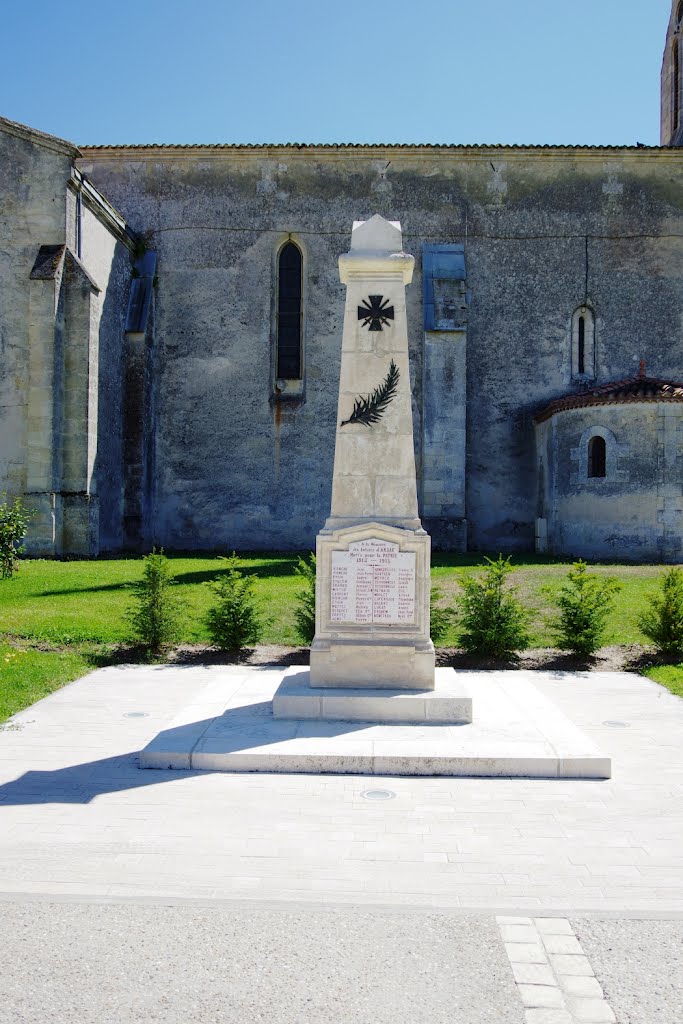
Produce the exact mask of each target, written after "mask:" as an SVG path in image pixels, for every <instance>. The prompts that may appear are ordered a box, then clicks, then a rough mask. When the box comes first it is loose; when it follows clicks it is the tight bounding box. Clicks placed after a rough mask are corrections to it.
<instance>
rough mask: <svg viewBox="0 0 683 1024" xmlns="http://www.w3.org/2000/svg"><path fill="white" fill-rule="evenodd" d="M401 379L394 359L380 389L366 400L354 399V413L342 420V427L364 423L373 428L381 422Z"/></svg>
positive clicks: (360, 396)
mask: <svg viewBox="0 0 683 1024" xmlns="http://www.w3.org/2000/svg"><path fill="white" fill-rule="evenodd" d="M400 378H401V374H400V373H399V370H398V366H397V365H396V363H395V362H394V360H393V359H392V360H391V364H390V366H389V372H388V374H387V375H386V377H385V378H384V381H383V382H382V383H381V384H380V385H379V387H377V388H375V390H374V391H373V392H372V394H371V395H366V396H365V398H364V397H363V396H362V395H359V396H358V398H356V399H354V402H353V412H352V413H351V415H350V416H349V418H348V420H342V423H341V425H342V427H345V426H346V424H347V423H362V424H363V425H364V426H366V427H371V426H372V425H373V423H377V422H378V421H379V420H381V418H382V416H383V415H384V412H385V410H386V407H387V406H388V405H389V402H390V401H391V400H392V398H395V396H396V390H397V388H398V382H399V380H400Z"/></svg>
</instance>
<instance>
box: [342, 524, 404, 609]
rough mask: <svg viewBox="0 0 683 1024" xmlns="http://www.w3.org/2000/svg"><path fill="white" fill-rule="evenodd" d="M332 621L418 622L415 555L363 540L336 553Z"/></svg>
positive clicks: (385, 543) (395, 545)
mask: <svg viewBox="0 0 683 1024" xmlns="http://www.w3.org/2000/svg"><path fill="white" fill-rule="evenodd" d="M330 621H331V622H357V623H372V622H378V623H383V624H389V623H412V622H414V621H415V552H414V551H399V547H398V544H390V543H389V542H388V541H384V540H361V541H357V542H356V543H355V544H350V545H349V550H348V551H333V552H332V600H331V610H330Z"/></svg>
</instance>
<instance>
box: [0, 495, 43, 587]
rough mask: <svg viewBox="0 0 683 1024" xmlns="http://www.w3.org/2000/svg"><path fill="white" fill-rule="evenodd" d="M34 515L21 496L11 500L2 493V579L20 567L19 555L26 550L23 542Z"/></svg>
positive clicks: (0, 512)
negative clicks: (25, 505)
mask: <svg viewBox="0 0 683 1024" xmlns="http://www.w3.org/2000/svg"><path fill="white" fill-rule="evenodd" d="M34 515H35V512H32V511H30V510H29V509H27V508H25V507H24V505H23V504H22V501H21V498H15V499H14V501H11V502H10V501H8V500H7V495H6V494H5V493H3V494H2V495H0V579H4V580H7V579H9V578H10V576H13V575H14V573H15V572H16V571H17V569H18V568H19V555H23V553H24V551H25V550H26V548H25V546H24V544H23V543H22V542H23V540H24V537H25V536H26V531H27V529H28V524H29V523H30V522H31V519H32V518H33V516H34Z"/></svg>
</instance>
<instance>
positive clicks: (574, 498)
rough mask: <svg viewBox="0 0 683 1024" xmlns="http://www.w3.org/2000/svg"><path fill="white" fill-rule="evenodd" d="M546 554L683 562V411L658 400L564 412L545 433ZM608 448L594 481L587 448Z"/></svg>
mask: <svg viewBox="0 0 683 1024" xmlns="http://www.w3.org/2000/svg"><path fill="white" fill-rule="evenodd" d="M537 430H538V440H539V458H540V461H541V463H542V467H543V468H542V469H541V471H540V472H539V480H540V481H541V493H540V495H539V509H538V511H539V516H541V517H543V518H545V520H546V522H547V550H548V551H549V552H550V553H552V554H558V555H570V556H572V555H573V556H580V557H583V558H613V559H615V560H617V561H619V560H622V559H634V560H636V561H660V560H662V561H669V562H671V561H674V562H677V561H680V560H681V555H682V553H683V552H682V551H681V525H683V524H682V523H681V519H682V516H683V486H682V485H683V470H682V468H681V467H682V462H681V459H682V456H683V407H682V406H681V405H680V403H666V402H652V403H633V404H626V405H606V406H589V407H588V408H584V409H572V410H568V411H565V412H560V413H557V414H556V415H555V416H553V417H552V418H551V419H549V420H546V421H545V422H544V423H541V424H540V425H539V426H538V427H537ZM595 436H600V437H602V438H604V439H605V442H606V473H605V476H604V477H597V478H592V477H591V476H590V470H589V461H588V444H589V441H590V438H592V437H595Z"/></svg>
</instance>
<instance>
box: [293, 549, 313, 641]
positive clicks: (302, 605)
mask: <svg viewBox="0 0 683 1024" xmlns="http://www.w3.org/2000/svg"><path fill="white" fill-rule="evenodd" d="M294 572H295V573H296V575H297V576H298V577H299V579H300V580H301V583H302V584H303V587H302V589H301V590H299V591H298V593H297V595H296V598H295V600H296V608H295V609H294V619H295V621H296V631H297V633H298V634H299V636H300V638H301V639H302V640H303V642H304V643H305V644H309V645H310V644H312V643H313V638H314V636H315V573H316V569H315V555H314V554H313V552H312V551H311V553H310V554H309V556H308V561H306V559H305V558H302V557H301V556H299V559H298V564H297V565H295V566H294Z"/></svg>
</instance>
